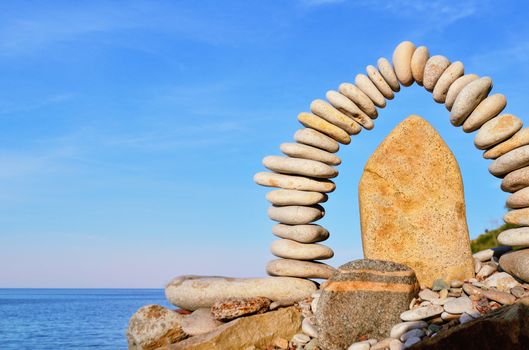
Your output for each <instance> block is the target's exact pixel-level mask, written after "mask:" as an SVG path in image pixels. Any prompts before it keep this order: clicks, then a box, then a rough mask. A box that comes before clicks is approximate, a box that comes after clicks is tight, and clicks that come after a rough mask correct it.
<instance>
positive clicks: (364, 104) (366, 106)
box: [338, 83, 378, 119]
mask: <svg viewBox="0 0 529 350" xmlns="http://www.w3.org/2000/svg"><path fill="white" fill-rule="evenodd" d="M338 90H339V91H340V93H341V94H342V95H344V96H346V97H347V98H349V99H350V100H351V101H353V102H354V103H355V104H356V105H357V106H358V107H360V109H361V110H362V111H364V113H365V114H367V115H368V116H369V117H370V118H371V119H376V118H377V117H378V112H377V108H376V107H375V104H374V103H373V101H371V99H370V98H369V97H368V96H367V95H366V94H364V93H363V92H362V90H360V89H359V88H357V87H356V86H354V85H353V84H351V83H342V84H340V87H339V88H338Z"/></svg>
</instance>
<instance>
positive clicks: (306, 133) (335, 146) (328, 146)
mask: <svg viewBox="0 0 529 350" xmlns="http://www.w3.org/2000/svg"><path fill="white" fill-rule="evenodd" d="M294 140H296V142H299V143H302V144H304V145H308V146H313V147H317V148H320V149H322V150H325V151H327V152H331V153H336V152H338V150H340V144H339V143H338V142H336V140H334V139H332V138H331V137H329V136H327V135H325V134H323V133H321V132H319V131H317V130H314V129H310V128H304V129H299V130H298V131H296V133H295V134H294Z"/></svg>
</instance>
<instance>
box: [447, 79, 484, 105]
mask: <svg viewBox="0 0 529 350" xmlns="http://www.w3.org/2000/svg"><path fill="white" fill-rule="evenodd" d="M478 79H479V76H477V75H476V74H466V75H463V76H462V77H461V78H458V79H456V81H454V82H453V84H452V85H450V88H449V89H448V92H447V93H446V99H445V106H446V109H448V110H449V111H450V110H452V107H453V105H454V102H455V101H456V97H457V96H458V95H459V93H460V92H461V90H463V88H464V87H465V86H467V85H468V84H470V83H471V82H473V81H475V80H478Z"/></svg>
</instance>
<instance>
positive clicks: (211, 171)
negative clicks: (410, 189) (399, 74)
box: [0, 0, 529, 287]
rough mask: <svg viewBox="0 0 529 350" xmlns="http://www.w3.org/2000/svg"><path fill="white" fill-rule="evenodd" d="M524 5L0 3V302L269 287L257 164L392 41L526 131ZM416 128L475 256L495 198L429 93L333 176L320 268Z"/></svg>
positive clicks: (355, 236)
mask: <svg viewBox="0 0 529 350" xmlns="http://www.w3.org/2000/svg"><path fill="white" fill-rule="evenodd" d="M527 7H528V6H527V5H525V3H524V2H521V1H520V2H504V3H502V4H501V6H500V5H497V4H495V3H494V2H490V1H464V0H463V1H457V2H445V1H437V0H434V1H428V2H420V1H414V0H409V1H407V0H397V1H391V2H389V1H351V2H349V1H336V0H334V1H333V0H293V1H238V2H235V1H222V2H221V1H122V2H120V1H107V2H104V1H87V2H71V1H27V2H24V1H17V2H12V1H3V2H0V89H1V90H0V92H1V94H0V130H1V132H2V135H1V137H0V287H161V286H163V285H164V283H165V282H167V281H168V280H169V279H170V278H172V277H174V276H176V275H180V274H206V275H207V274H210V275H231V276H264V275H265V272H264V266H265V264H266V262H267V261H268V260H270V259H271V258H272V256H271V255H270V253H269V251H268V246H269V244H270V243H271V242H272V240H273V237H274V236H273V235H272V234H271V232H270V229H271V226H272V225H273V223H272V222H271V221H270V220H269V219H268V218H267V216H266V209H267V207H268V203H267V201H266V200H265V198H264V195H265V194H266V192H267V191H268V189H266V188H260V187H258V186H257V185H255V184H254V183H253V181H252V177H253V174H254V173H255V172H258V171H261V170H263V167H262V165H261V159H262V158H263V157H264V156H266V155H269V154H279V149H278V146H279V144H280V143H282V142H287V141H289V140H292V135H293V133H294V132H295V131H296V130H297V128H298V127H299V125H298V124H297V122H296V116H297V114H298V112H300V111H306V110H308V108H309V104H310V102H311V101H312V100H313V99H315V98H322V97H324V95H325V92H326V91H327V90H329V89H336V88H337V86H338V85H339V84H340V83H341V82H344V81H352V80H353V79H354V76H355V75H356V74H357V73H359V72H363V71H364V69H365V67H366V65H368V64H375V63H376V60H377V59H378V58H379V57H382V56H384V57H388V58H390V57H391V54H392V51H393V48H394V47H395V46H396V45H397V44H398V43H399V42H400V41H402V40H412V41H414V42H415V43H416V44H417V45H426V46H428V47H429V48H430V52H431V53H432V54H443V55H446V56H447V57H448V58H449V59H451V60H452V61H456V60H461V61H463V62H464V63H465V67H466V71H467V72H473V73H476V74H479V75H489V76H491V77H492V78H493V80H494V84H495V86H494V90H493V91H494V92H501V93H504V94H505V95H506V96H507V98H508V107H507V111H508V112H510V113H513V114H516V115H518V116H519V117H521V118H522V119H526V118H525V114H526V112H527V102H526V101H527V93H528V92H529V89H528V85H527V81H529V65H528V63H529V22H527V20H526V13H527V10H528V8H527ZM409 114H419V115H421V116H423V117H425V118H426V119H427V120H428V121H429V122H430V123H431V124H432V125H433V126H434V127H435V128H436V129H437V130H438V131H439V133H440V134H441V135H442V136H443V138H444V139H445V140H446V142H447V143H448V145H449V146H450V147H451V149H452V150H453V152H454V154H455V155H456V157H457V159H458V161H459V163H460V166H461V170H462V173H463V178H464V182H465V196H466V201H467V216H468V224H469V228H470V232H471V237H475V236H476V235H477V234H479V233H481V232H482V231H483V230H484V229H485V228H493V227H495V226H497V225H499V224H500V223H501V222H502V221H501V218H502V216H503V213H504V211H505V209H504V201H505V199H506V197H507V195H506V194H505V193H502V192H501V190H500V189H499V183H500V182H499V180H497V179H495V178H493V177H492V176H491V175H490V174H489V173H488V171H487V166H488V164H489V161H488V160H485V159H483V158H482V156H481V155H482V152H481V151H478V150H477V149H475V148H474V147H473V137H474V135H473V134H470V135H469V134H465V133H463V132H462V131H461V130H458V129H456V128H454V127H452V126H451V125H450V123H449V120H448V113H447V111H446V110H445V109H444V107H443V106H442V105H438V104H436V103H435V102H433V99H432V98H431V95H430V94H429V93H427V92H426V91H425V90H424V89H422V88H420V87H418V86H416V85H415V86H413V87H411V88H407V89H404V90H403V91H402V92H400V93H399V94H398V95H397V97H396V99H395V100H393V101H390V102H389V103H388V107H387V108H386V109H385V110H383V111H381V112H380V116H379V118H378V119H377V120H376V121H375V129H374V130H372V131H368V132H366V131H363V132H362V133H361V134H360V135H359V136H357V137H354V139H353V142H352V143H351V145H349V146H348V147H342V149H341V150H340V152H339V156H340V157H341V158H342V160H343V164H342V165H341V166H340V167H339V171H340V176H339V177H338V178H337V180H336V183H337V186H338V189H337V191H335V192H334V193H333V194H331V196H330V200H329V202H328V203H327V204H326V205H325V208H326V210H327V214H326V217H325V218H324V219H323V220H321V224H322V225H324V226H326V227H327V228H328V229H329V231H330V232H331V238H330V239H329V240H328V241H327V242H326V244H328V245H329V246H331V247H332V248H333V249H334V250H335V253H336V255H335V258H333V259H332V260H331V264H333V265H338V264H341V263H344V262H346V261H349V260H353V259H355V258H359V257H361V255H362V250H361V241H360V225H359V218H358V217H359V214H358V204H357V185H358V180H359V178H360V175H361V172H362V169H363V166H364V164H365V162H366V160H367V158H368V157H369V155H370V154H371V153H372V152H373V151H374V149H375V148H376V146H377V145H378V144H379V143H380V142H381V141H382V140H383V138H384V136H385V135H387V134H388V133H389V132H390V131H391V130H392V129H393V128H394V127H395V125H396V124H398V123H399V122H400V121H401V120H402V119H404V118H405V117H406V116H407V115H409Z"/></svg>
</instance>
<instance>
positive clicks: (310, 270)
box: [266, 259, 336, 279]
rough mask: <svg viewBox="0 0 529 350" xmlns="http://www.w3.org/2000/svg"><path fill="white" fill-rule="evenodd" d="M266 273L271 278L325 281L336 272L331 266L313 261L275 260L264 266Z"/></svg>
mask: <svg viewBox="0 0 529 350" xmlns="http://www.w3.org/2000/svg"><path fill="white" fill-rule="evenodd" d="M266 272H268V274H269V275H272V276H291V277H299V278H323V279H327V278H330V277H331V276H332V275H333V273H334V272H336V270H335V269H334V267H332V266H329V265H327V264H323V263H319V262H315V261H301V260H293V259H276V260H272V261H270V262H269V263H268V264H267V265H266Z"/></svg>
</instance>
